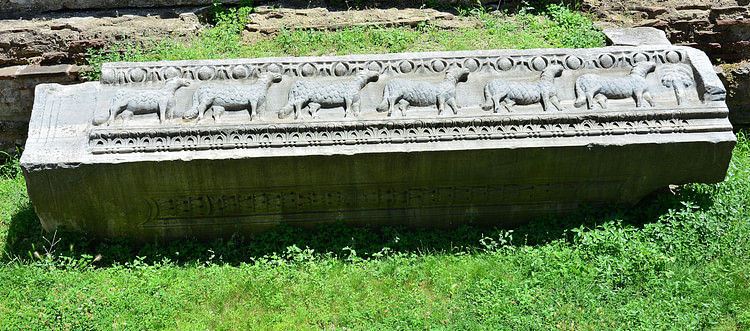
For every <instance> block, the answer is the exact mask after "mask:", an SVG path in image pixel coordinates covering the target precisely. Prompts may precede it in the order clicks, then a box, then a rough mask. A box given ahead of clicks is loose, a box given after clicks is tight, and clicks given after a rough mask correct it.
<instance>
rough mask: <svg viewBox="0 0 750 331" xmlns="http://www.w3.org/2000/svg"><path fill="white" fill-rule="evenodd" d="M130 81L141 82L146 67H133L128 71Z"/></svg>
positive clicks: (143, 79)
mask: <svg viewBox="0 0 750 331" xmlns="http://www.w3.org/2000/svg"><path fill="white" fill-rule="evenodd" d="M128 76H129V78H130V81H131V82H133V83H143V82H144V81H145V80H146V69H143V68H133V69H130V71H128Z"/></svg>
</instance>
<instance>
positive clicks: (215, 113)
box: [211, 106, 225, 122]
mask: <svg viewBox="0 0 750 331" xmlns="http://www.w3.org/2000/svg"><path fill="white" fill-rule="evenodd" d="M224 110H225V109H224V107H222V106H213V107H211V117H213V118H214V122H217V121H219V119H220V118H221V115H224Z"/></svg>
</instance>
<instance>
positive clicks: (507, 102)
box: [503, 98, 516, 113]
mask: <svg viewBox="0 0 750 331" xmlns="http://www.w3.org/2000/svg"><path fill="white" fill-rule="evenodd" d="M515 104H516V102H515V101H513V99H510V98H505V100H503V106H504V107H505V109H506V110H507V111H508V112H509V113H512V112H513V105H515Z"/></svg>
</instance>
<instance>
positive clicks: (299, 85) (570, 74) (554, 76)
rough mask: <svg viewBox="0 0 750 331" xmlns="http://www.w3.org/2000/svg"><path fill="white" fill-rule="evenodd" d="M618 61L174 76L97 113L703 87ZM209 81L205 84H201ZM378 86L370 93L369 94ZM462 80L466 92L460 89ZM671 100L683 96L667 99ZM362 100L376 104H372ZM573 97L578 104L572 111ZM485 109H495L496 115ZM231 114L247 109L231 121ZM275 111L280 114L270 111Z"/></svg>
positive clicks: (501, 103)
mask: <svg viewBox="0 0 750 331" xmlns="http://www.w3.org/2000/svg"><path fill="white" fill-rule="evenodd" d="M612 68H613V69H616V68H615V67H612ZM617 68H619V69H616V70H612V71H610V69H595V68H590V67H587V68H586V70H578V69H571V68H568V67H566V66H565V63H560V62H550V63H549V65H545V66H544V67H543V70H541V72H539V71H536V70H528V69H523V68H519V69H516V70H512V71H507V70H505V69H503V70H505V71H496V72H491V71H486V70H485V71H481V72H480V70H478V69H477V68H474V71H472V70H470V69H469V68H467V67H464V66H462V65H450V66H447V67H445V69H441V71H435V73H439V74H440V75H444V76H442V77H441V76H436V75H433V76H431V78H428V76H426V75H424V74H418V73H416V74H405V73H398V72H392V71H388V72H387V71H382V72H381V71H374V70H368V69H354V70H353V71H352V72H351V73H349V74H348V75H346V76H347V77H348V78H346V77H342V78H341V79H342V80H340V81H332V80H330V79H328V78H325V77H315V76H313V77H310V78H302V77H301V76H300V77H297V76H296V74H294V73H293V72H292V73H290V72H285V71H265V72H260V73H258V74H256V76H255V77H257V78H255V79H252V78H248V79H249V82H247V83H244V80H243V81H242V82H237V83H229V84H227V83H223V84H222V83H210V82H205V83H203V82H200V80H189V79H186V78H171V79H168V80H166V82H165V83H164V85H163V86H162V87H160V88H152V89H146V88H120V89H119V90H117V91H116V92H115V93H114V96H113V98H112V99H111V100H110V104H109V107H108V108H107V111H106V113H105V114H99V115H98V116H94V118H93V120H92V121H91V124H92V125H94V126H110V125H112V124H113V123H115V121H116V120H121V121H119V122H122V123H123V125H126V124H128V123H129V122H130V121H131V120H132V119H133V118H138V117H140V118H145V117H146V116H145V115H149V116H150V117H151V118H154V116H155V117H156V118H157V119H158V123H159V125H164V124H165V123H169V124H191V123H192V124H194V125H195V124H199V123H202V122H204V121H205V120H206V119H207V118H212V119H213V122H224V121H227V122H232V121H234V122H237V121H244V122H254V121H255V122H257V121H259V120H261V119H262V118H264V117H265V118H266V119H267V120H270V119H271V118H276V117H278V118H279V119H285V118H288V117H290V115H292V114H293V115H294V117H293V120H299V119H300V116H302V115H304V113H305V112H307V113H309V116H310V117H309V118H312V119H318V118H319V115H318V111H319V110H320V109H322V108H338V109H341V108H343V114H341V113H339V114H336V113H330V114H329V115H326V116H338V117H339V118H348V119H352V118H355V119H357V118H360V117H361V113H362V110H363V109H364V110H365V111H366V112H367V115H368V118H383V119H384V118H389V117H391V116H392V114H393V111H394V110H397V111H398V112H400V113H401V116H402V117H406V116H407V109H408V108H409V107H428V108H430V109H436V110H437V115H443V114H444V113H445V111H446V109H450V110H451V112H452V113H453V115H458V114H459V110H460V109H461V107H464V108H465V109H467V111H466V112H464V114H463V115H462V116H477V117H479V116H494V115H496V114H499V113H501V112H503V113H505V112H507V113H511V112H514V106H515V105H535V104H538V105H539V108H541V109H539V108H534V107H531V108H528V109H527V110H525V112H538V111H544V112H546V111H551V110H552V111H554V110H557V111H589V110H594V109H595V108H601V109H608V106H609V105H608V103H607V100H609V99H628V98H632V100H634V102H635V106H636V107H637V108H644V107H655V106H656V102H655V101H654V98H653V97H652V95H651V94H652V92H654V91H656V93H658V95H659V97H660V99H659V100H660V102H661V101H665V104H667V103H670V104H674V102H675V101H676V103H677V105H683V104H687V103H689V101H688V94H690V95H692V98H695V94H694V93H693V91H692V90H690V91H687V89H688V88H691V87H695V86H696V85H697V83H696V81H695V79H694V78H693V76H692V71H691V69H690V67H689V66H687V65H684V64H671V65H670V64H666V65H662V66H661V67H659V70H657V63H656V62H653V61H641V62H637V63H634V64H633V65H632V66H629V65H627V64H626V63H623V65H620V66H619V67H617ZM539 69H542V68H539ZM623 69H624V70H629V74H622V73H621V72H622V71H623ZM522 70H526V71H522ZM592 71H593V72H592ZM652 73H656V74H653V75H652ZM470 74H471V77H470ZM529 74H531V75H534V76H536V77H538V78H537V79H536V80H533V81H514V80H513V79H509V78H508V77H509V76H511V75H514V76H517V75H521V76H526V75H529ZM337 75H338V74H337ZM657 75H658V77H657ZM531 77H533V76H531ZM321 78H323V79H321ZM532 79H533V78H532ZM282 81H284V83H282ZM199 84H203V85H200V86H197V85H199ZM368 84H369V87H368V88H367V89H366V91H367V92H363V91H364V90H365V88H366V87H367V86H368ZM457 87H460V89H459V90H460V91H461V92H458V93H457ZM381 89H382V90H381ZM381 91H382V92H381ZM668 91H669V92H668ZM696 92H697V90H696ZM381 93H382V94H381ZM671 94H673V95H674V97H671V96H670V95H671ZM365 95H366V97H365ZM669 98H672V99H671V100H673V101H667V100H669ZM561 99H562V100H561ZM269 100H271V101H269ZM267 101H268V102H267ZM362 104H366V106H364V108H363V105H362ZM563 104H566V105H572V106H574V108H567V109H566V108H565V107H563ZM459 105H461V106H459ZM584 106H585V107H584ZM623 106H624V105H623V104H620V105H619V106H618V107H623ZM575 108H577V109H575ZM485 111H492V114H487V113H486V112H485ZM227 112H234V113H235V114H237V115H238V116H234V115H232V116H230V117H229V119H228V120H222V116H223V115H224V114H225V113H227ZM239 112H247V116H246V117H242V116H241V113H239ZM266 113H268V115H271V116H263V115H264V114H266ZM382 113H385V114H382ZM420 116H422V115H420ZM303 117H305V116H303ZM243 118H244V119H243ZM328 118H331V117H328ZM177 121H179V123H177Z"/></svg>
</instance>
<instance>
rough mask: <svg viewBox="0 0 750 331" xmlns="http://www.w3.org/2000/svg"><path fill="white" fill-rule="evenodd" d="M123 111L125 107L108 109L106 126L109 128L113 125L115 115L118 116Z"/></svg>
mask: <svg viewBox="0 0 750 331" xmlns="http://www.w3.org/2000/svg"><path fill="white" fill-rule="evenodd" d="M123 109H125V107H117V108H114V107H113V108H110V109H109V117H108V118H107V122H106V123H107V124H106V125H107V126H109V125H111V124H112V123H114V122H115V117H117V115H119V114H120V112H122V110H123Z"/></svg>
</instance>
